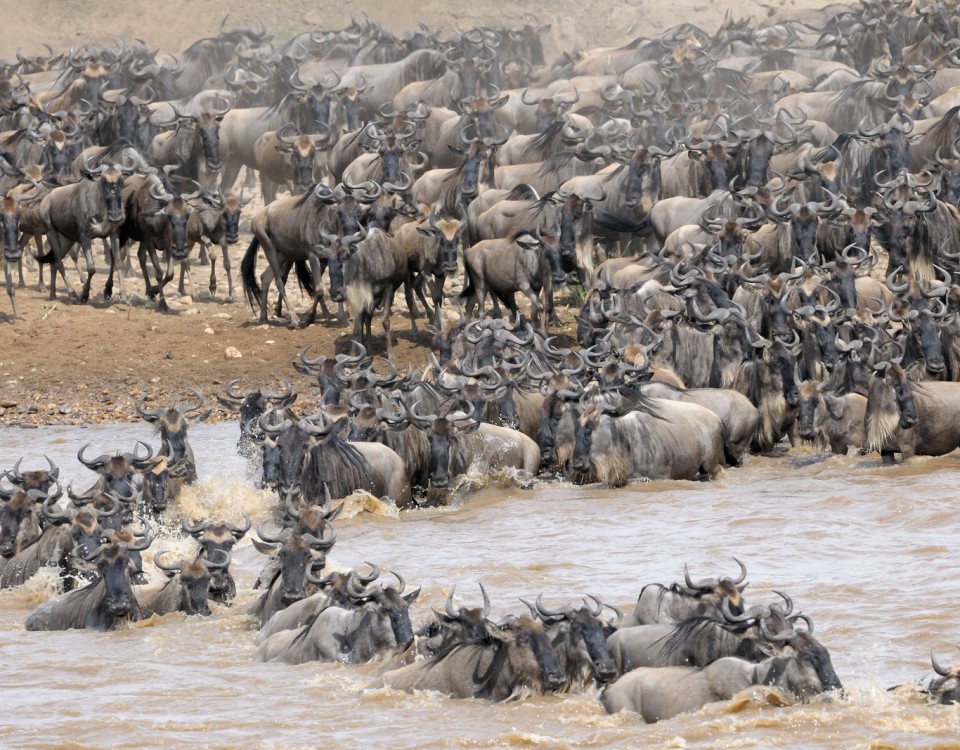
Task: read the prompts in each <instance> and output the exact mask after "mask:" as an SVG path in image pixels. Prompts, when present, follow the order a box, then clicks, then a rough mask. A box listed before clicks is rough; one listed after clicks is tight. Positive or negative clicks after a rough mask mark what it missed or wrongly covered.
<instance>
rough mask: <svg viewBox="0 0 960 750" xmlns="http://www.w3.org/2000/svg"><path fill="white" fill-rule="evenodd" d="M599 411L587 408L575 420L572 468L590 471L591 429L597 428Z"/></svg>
mask: <svg viewBox="0 0 960 750" xmlns="http://www.w3.org/2000/svg"><path fill="white" fill-rule="evenodd" d="M599 418H600V413H599V412H598V411H597V410H596V409H595V408H593V407H590V408H588V409H587V410H586V411H585V412H584V413H583V414H582V415H580V419H579V421H578V422H577V434H576V438H575V439H574V445H573V470H574V471H577V472H581V473H582V472H588V471H590V451H591V449H592V448H593V431H594V430H595V429H596V428H597V424H598V422H599Z"/></svg>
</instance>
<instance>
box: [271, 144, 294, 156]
mask: <svg viewBox="0 0 960 750" xmlns="http://www.w3.org/2000/svg"><path fill="white" fill-rule="evenodd" d="M274 148H275V149H276V150H277V153H280V154H290V153H293V149H292V148H290V147H289V146H274Z"/></svg>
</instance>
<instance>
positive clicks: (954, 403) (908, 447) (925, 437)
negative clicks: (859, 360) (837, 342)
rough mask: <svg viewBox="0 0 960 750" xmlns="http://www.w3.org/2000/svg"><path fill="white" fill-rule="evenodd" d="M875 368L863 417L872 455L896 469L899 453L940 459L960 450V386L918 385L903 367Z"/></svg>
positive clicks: (878, 365)
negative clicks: (896, 455) (895, 458)
mask: <svg viewBox="0 0 960 750" xmlns="http://www.w3.org/2000/svg"><path fill="white" fill-rule="evenodd" d="M875 367H876V368H877V369H878V372H877V373H876V374H875V375H874V377H873V382H872V383H871V384H870V393H869V394H868V396H867V409H866V414H865V416H864V422H865V425H866V431H867V439H866V447H867V448H868V449H869V450H874V451H879V452H880V455H881V456H882V457H883V461H884V463H892V462H893V460H894V454H895V453H900V454H902V455H903V457H904V458H905V459H907V458H910V457H912V456H917V455H919V456H942V455H945V454H947V453H949V452H950V451H952V450H954V449H955V448H957V447H958V446H960V383H944V382H937V381H925V382H923V383H915V382H913V381H911V380H909V379H908V378H907V375H906V373H904V371H903V369H902V368H901V367H900V365H899V364H896V363H893V364H891V363H888V362H880V363H878V364H877V365H875Z"/></svg>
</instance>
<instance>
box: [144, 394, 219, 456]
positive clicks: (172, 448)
mask: <svg viewBox="0 0 960 750" xmlns="http://www.w3.org/2000/svg"><path fill="white" fill-rule="evenodd" d="M190 390H191V391H193V394H194V395H195V396H196V397H197V404H196V405H195V406H171V407H169V408H167V409H152V410H147V409H144V408H143V404H144V401H145V400H146V398H147V397H146V395H144V396H141V397H140V399H139V400H138V401H137V414H139V415H140V416H141V417H142V418H143V419H145V420H147V421H148V422H153V423H156V425H157V430H158V432H159V433H160V440H161V448H160V453H161V454H162V455H164V456H167V458H169V459H170V463H171V464H174V463H177V462H179V461H181V460H183V459H184V458H185V457H188V454H189V453H190V447H189V443H188V442H187V425H188V424H189V422H188V419H187V416H186V415H187V414H190V413H191V412H196V411H199V410H200V409H202V408H203V405H204V404H205V403H206V401H205V399H204V398H203V394H201V393H200V391H198V390H197V389H196V388H191V389H190ZM208 414H209V412H208V413H207V414H201V415H195V418H199V419H205V418H206V416H207V415H208Z"/></svg>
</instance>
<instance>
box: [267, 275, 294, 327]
mask: <svg viewBox="0 0 960 750" xmlns="http://www.w3.org/2000/svg"><path fill="white" fill-rule="evenodd" d="M292 267H293V266H292V265H291V264H290V263H289V262H284V263H283V264H281V266H280V268H281V271H280V278H281V279H283V283H284V286H286V283H287V279H289V278H290V269H291V268H292ZM264 286H266V285H264ZM282 315H283V297H281V296H280V295H279V294H278V295H277V304H276V307H274V310H273V317H275V318H279V317H281V316H282Z"/></svg>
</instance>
